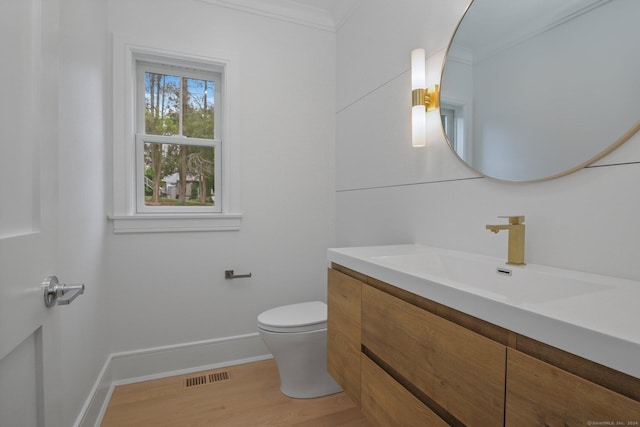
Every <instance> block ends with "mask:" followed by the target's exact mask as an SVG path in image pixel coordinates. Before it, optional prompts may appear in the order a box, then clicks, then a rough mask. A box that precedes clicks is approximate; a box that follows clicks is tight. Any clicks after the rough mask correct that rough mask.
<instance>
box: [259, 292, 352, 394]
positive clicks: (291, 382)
mask: <svg viewBox="0 0 640 427" xmlns="http://www.w3.org/2000/svg"><path fill="white" fill-rule="evenodd" d="M258 332H259V333H260V336H261V337H262V339H263V341H264V343H265V344H266V346H267V348H268V349H269V351H271V354H273V358H274V359H275V361H276V365H277V366H278V371H279V373H280V390H281V391H282V393H283V394H285V395H286V396H289V397H294V398H301V399H308V398H313V397H320V396H326V395H329V394H334V393H338V392H340V391H342V389H341V388H340V386H339V385H338V384H336V382H335V381H334V380H333V378H331V376H330V375H329V373H328V372H327V305H326V304H325V303H323V302H319V301H314V302H305V303H300V304H292V305H285V306H282V307H276V308H272V309H271V310H267V311H265V312H264V313H262V314H260V315H259V316H258Z"/></svg>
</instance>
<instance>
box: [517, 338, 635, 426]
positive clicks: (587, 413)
mask: <svg viewBox="0 0 640 427" xmlns="http://www.w3.org/2000/svg"><path fill="white" fill-rule="evenodd" d="M506 407H507V410H506V416H505V425H506V426H509V427H520V426H530V425H545V426H546V425H548V426H555V425H562V426H584V425H587V424H589V423H590V422H591V423H592V424H593V425H596V423H598V422H599V423H603V422H607V423H608V422H612V423H613V424H611V425H624V426H627V425H640V402H638V401H635V400H632V399H630V398H628V397H626V396H623V395H621V394H619V393H616V392H614V391H611V390H609V389H607V388H604V387H602V386H600V385H597V384H595V383H593V382H591V381H587V380H586V379H584V378H580V377H578V376H576V375H573V374H571V373H569V372H567V371H565V370H563V369H560V368H558V367H556V366H553V365H550V364H548V363H545V362H543V361H541V360H538V359H535V358H533V357H531V356H528V355H526V354H524V353H522V352H520V351H517V350H514V349H511V348H510V349H509V350H508V357H507V398H506Z"/></svg>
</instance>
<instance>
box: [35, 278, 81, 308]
mask: <svg viewBox="0 0 640 427" xmlns="http://www.w3.org/2000/svg"><path fill="white" fill-rule="evenodd" d="M42 287H43V288H44V305H45V306H47V307H53V306H54V305H56V302H57V304H58V305H67V304H71V301H73V300H74V299H76V298H77V297H78V296H80V294H83V293H84V284H81V285H64V284H62V285H61V284H60V282H58V278H57V277H56V276H49V277H47V278H46V279H44V281H43V282H42Z"/></svg>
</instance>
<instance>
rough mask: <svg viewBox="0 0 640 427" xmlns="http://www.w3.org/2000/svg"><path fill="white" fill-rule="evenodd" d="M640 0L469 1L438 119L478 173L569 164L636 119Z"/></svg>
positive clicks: (526, 173) (524, 174)
mask: <svg viewBox="0 0 640 427" xmlns="http://www.w3.org/2000/svg"><path fill="white" fill-rule="evenodd" d="M638 16H640V1H638V0H566V1H558V0H518V1H512V0H474V1H473V3H472V4H471V5H470V6H469V8H468V9H467V12H466V13H465V15H464V17H463V19H462V20H461V21H460V24H459V25H458V29H457V30H456V32H455V34H454V36H453V38H452V40H451V43H450V45H449V49H448V51H447V55H446V59H445V64H444V67H443V71H442V81H441V92H440V112H441V115H442V125H443V128H444V131H445V134H446V136H447V139H448V141H449V144H450V145H451V148H452V149H453V150H454V151H455V153H456V154H457V155H458V157H460V159H462V160H463V161H464V162H466V163H467V164H468V165H469V166H471V167H472V168H473V169H475V170H477V171H478V172H480V173H482V174H483V175H485V176H488V177H491V178H496V179H499V180H505V181H536V180H542V179H549V178H554V177H557V176H561V175H565V174H567V173H570V172H573V171H575V170H577V169H579V168H581V167H584V166H586V165H587V164H589V163H591V162H594V161H596V160H597V159H599V158H601V157H603V156H604V155H605V154H607V153H609V152H610V151H612V150H613V149H614V148H616V147H617V146H619V145H620V144H622V143H623V142H624V141H626V140H627V139H628V138H629V137H631V135H633V133H635V132H636V131H637V130H638V127H640V122H639V119H640V55H638V51H637V49H638V46H640V28H639V27H638V22H637V19H638Z"/></svg>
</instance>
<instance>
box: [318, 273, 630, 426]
mask: <svg viewBox="0 0 640 427" xmlns="http://www.w3.org/2000/svg"><path fill="white" fill-rule="evenodd" d="M328 278H329V280H328V303H329V304H328V305H329V317H328V355H327V361H328V369H329V373H330V374H331V375H332V376H333V377H334V378H335V379H336V381H337V382H338V383H339V384H340V385H341V386H342V387H343V388H344V389H345V391H346V392H347V394H348V395H349V396H350V397H351V398H352V399H353V400H354V402H356V403H357V404H359V405H360V407H361V409H362V411H363V413H364V414H365V415H366V416H367V417H368V418H369V419H370V420H371V421H373V422H374V423H375V424H376V425H379V426H390V425H394V426H395V425H398V426H400V425H402V426H414V425H415V426H427V425H428V426H446V425H452V426H463V425H464V426H503V425H506V426H510V427H519V426H525V425H526V426H529V425H532V426H533V425H549V426H555V425H562V426H584V425H587V424H588V423H589V422H592V423H596V422H604V421H607V422H613V424H612V425H640V379H638V378H635V377H631V376H629V375H626V374H623V373H621V372H618V371H614V370H612V369H610V368H607V367H604V366H602V365H598V364H596V363H594V362H591V361H588V360H586V359H583V358H580V357H578V356H575V355H572V354H569V353H566V352H564V351H562V350H559V349H557V348H554V347H551V346H548V345H546V344H543V343H540V342H537V341H535V340H532V339H530V338H527V337H523V336H520V335H518V334H516V333H515V332H512V331H508V330H506V329H504V328H501V327H498V326H496V325H492V324H490V323H488V322H485V321H483V320H480V319H477V318H474V317H471V316H469V315H467V314H465V313H461V312H458V311H456V310H454V309H452V308H449V307H446V306H443V305H441V304H438V303H436V302H434V301H430V300H428V299H425V298H423V297H419V296H417V295H415V294H411V293H409V292H407V291H405V290H402V289H400V288H397V287H395V286H393V285H392V284H387V283H384V282H381V281H379V280H377V279H375V278H372V277H368V276H366V275H363V274H361V273H358V272H355V271H353V270H350V269H348V268H345V267H342V266H339V265H337V264H333V265H332V268H331V269H329V275H328ZM616 422H619V423H622V424H616Z"/></svg>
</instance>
